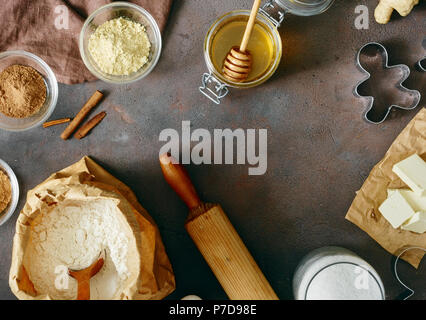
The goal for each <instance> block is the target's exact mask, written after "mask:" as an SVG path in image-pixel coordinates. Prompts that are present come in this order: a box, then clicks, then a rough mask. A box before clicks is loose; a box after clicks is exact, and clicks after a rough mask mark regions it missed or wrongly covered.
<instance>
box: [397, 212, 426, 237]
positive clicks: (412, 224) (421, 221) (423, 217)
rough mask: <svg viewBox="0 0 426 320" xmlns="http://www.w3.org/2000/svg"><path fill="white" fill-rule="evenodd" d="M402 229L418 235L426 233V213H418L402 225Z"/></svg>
mask: <svg viewBox="0 0 426 320" xmlns="http://www.w3.org/2000/svg"><path fill="white" fill-rule="evenodd" d="M401 229H403V230H408V231H412V232H416V233H423V232H426V212H416V213H415V214H414V216H412V217H411V218H410V219H409V220H408V221H407V222H405V223H404V224H403V225H402V227H401Z"/></svg>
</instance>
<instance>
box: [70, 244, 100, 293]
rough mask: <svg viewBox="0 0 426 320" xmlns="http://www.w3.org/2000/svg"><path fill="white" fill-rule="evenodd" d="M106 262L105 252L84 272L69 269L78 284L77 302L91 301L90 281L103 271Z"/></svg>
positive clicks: (83, 270)
mask: <svg viewBox="0 0 426 320" xmlns="http://www.w3.org/2000/svg"><path fill="white" fill-rule="evenodd" d="M104 260H105V251H102V252H101V253H100V254H99V257H98V259H97V260H96V261H95V262H94V263H93V264H92V265H91V266H89V267H88V268H86V269H82V270H71V269H68V274H69V275H70V276H71V277H73V278H74V279H75V280H77V283H78V291H77V300H90V279H91V278H92V277H93V276H94V275H95V274H97V273H98V272H99V271H100V270H101V269H102V267H103V265H104Z"/></svg>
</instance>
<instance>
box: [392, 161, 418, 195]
mask: <svg viewBox="0 0 426 320" xmlns="http://www.w3.org/2000/svg"><path fill="white" fill-rule="evenodd" d="M392 171H393V172H395V173H396V174H397V175H398V177H399V178H400V179H401V180H402V181H404V182H405V183H406V184H407V185H408V186H409V187H410V188H411V190H413V191H414V192H415V193H416V194H417V195H419V196H426V162H424V161H423V159H422V158H420V156H419V155H418V154H416V153H415V154H413V155H412V156H410V157H408V158H407V159H405V160H402V161H400V162H398V163H397V164H395V165H394V166H393V168H392Z"/></svg>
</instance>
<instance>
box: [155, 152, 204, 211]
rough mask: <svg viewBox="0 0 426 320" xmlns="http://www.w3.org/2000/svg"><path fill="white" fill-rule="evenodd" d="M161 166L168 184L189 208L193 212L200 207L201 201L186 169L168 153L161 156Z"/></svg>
mask: <svg viewBox="0 0 426 320" xmlns="http://www.w3.org/2000/svg"><path fill="white" fill-rule="evenodd" d="M160 165H161V170H162V171H163V174H164V178H165V179H166V181H167V183H168V184H169V185H170V186H171V187H172V189H173V190H174V191H175V192H176V193H177V194H178V195H179V197H180V198H181V199H182V200H183V202H185V204H186V205H187V206H188V208H189V209H190V210H191V209H195V208H197V207H199V206H200V205H201V200H200V198H199V197H198V195H197V191H196V190H195V187H194V185H193V184H192V182H191V179H190V178H189V175H188V173H187V172H186V170H185V168H184V167H182V166H181V165H180V164H179V163H178V161H176V160H175V159H174V158H173V157H172V156H170V154H168V153H165V154H163V155H161V156H160Z"/></svg>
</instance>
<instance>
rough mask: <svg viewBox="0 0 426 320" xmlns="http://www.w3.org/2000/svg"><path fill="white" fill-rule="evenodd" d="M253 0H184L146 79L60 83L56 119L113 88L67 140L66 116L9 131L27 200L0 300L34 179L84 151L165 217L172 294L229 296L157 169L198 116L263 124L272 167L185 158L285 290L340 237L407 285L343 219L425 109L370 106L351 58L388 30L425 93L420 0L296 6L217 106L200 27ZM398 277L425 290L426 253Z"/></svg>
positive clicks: (220, 123)
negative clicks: (390, 9)
mask: <svg viewBox="0 0 426 320" xmlns="http://www.w3.org/2000/svg"><path fill="white" fill-rule="evenodd" d="M250 3H251V1H248V0H244V1H243V0H233V1H230V0H215V1H200V0H185V1H182V0H176V1H175V3H174V6H173V10H172V12H171V17H170V21H169V23H168V25H167V28H166V31H165V34H164V39H163V40H164V51H163V53H162V57H161V60H160V62H159V64H158V66H157V67H156V69H155V70H154V71H153V73H152V74H151V75H150V76H149V77H148V78H146V79H144V80H142V81H140V82H138V83H135V84H132V85H125V86H113V85H109V84H105V83H102V82H94V83H86V84H82V85H74V86H65V85H61V86H60V99H59V102H58V105H57V108H56V110H55V112H54V114H53V115H52V119H55V118H61V117H69V116H73V115H74V114H75V113H76V112H77V111H78V110H79V109H80V108H81V106H82V105H83V104H84V102H85V101H86V100H87V99H88V98H89V97H90V95H91V94H92V93H93V92H94V91H95V90H96V89H99V90H103V91H105V92H107V93H108V96H107V97H106V99H105V100H104V102H103V103H102V105H101V106H99V107H98V111H100V110H105V111H106V112H107V113H108V116H107V118H106V119H105V120H104V122H103V123H102V124H101V125H100V126H99V127H97V128H96V129H95V130H94V131H93V133H92V134H91V135H90V136H89V137H87V138H86V139H84V140H82V141H77V140H75V139H73V140H70V141H66V142H64V141H62V140H61V139H60V137H59V135H60V133H61V132H62V130H63V129H64V128H63V127H62V126H58V127H54V128H50V129H43V128H37V129H34V130H31V131H29V132H24V133H9V132H4V131H2V132H0V150H1V151H0V158H2V159H3V160H5V161H6V162H8V163H9V164H10V165H11V166H12V168H13V169H14V170H15V173H16V175H17V177H18V180H19V182H20V187H21V192H22V193H21V197H20V202H19V206H18V210H17V212H16V213H15V215H14V216H13V218H12V219H10V221H9V222H8V223H7V224H5V225H4V226H2V227H1V228H0V299H13V298H14V296H13V294H12V293H11V291H10V289H9V286H8V274H9V267H10V259H11V248H12V237H13V234H14V228H15V222H16V218H17V216H18V212H19V210H20V209H21V208H22V206H23V204H24V201H25V195H26V192H27V191H28V190H29V189H31V188H33V187H34V186H35V185H37V184H38V183H40V182H41V181H43V180H44V179H45V178H47V177H48V176H49V175H50V174H51V173H52V172H54V171H57V170H60V169H62V168H64V167H66V166H68V165H70V164H72V163H74V162H76V161H78V160H79V159H80V158H81V157H83V156H84V155H91V156H92V157H93V158H94V159H95V160H97V161H98V162H99V163H100V164H101V165H103V166H104V167H105V168H106V169H108V170H110V172H111V173H112V174H114V175H115V176H117V177H118V178H119V179H121V180H123V181H124V182H125V183H127V184H128V185H129V186H130V187H131V188H133V190H134V191H135V193H136V194H137V196H138V198H139V200H140V201H141V203H142V204H143V206H144V207H145V208H146V209H147V210H148V211H149V212H150V214H151V215H152V217H153V218H154V219H155V220H156V222H157V223H158V225H159V228H160V230H161V233H162V236H163V240H164V243H165V245H166V248H167V252H168V254H169V257H170V259H171V262H172V264H173V267H174V271H175V274H176V282H177V289H176V291H175V293H173V294H172V295H171V296H170V298H176V299H179V298H181V297H183V296H184V295H187V294H198V295H200V296H201V297H203V298H205V299H222V298H226V295H225V294H224V292H223V290H222V289H221V287H220V286H219V284H218V282H217V281H216V279H215V278H214V276H213V274H212V272H211V271H210V269H209V268H208V266H207V265H206V263H205V262H204V260H203V259H202V257H201V255H200V254H199V253H198V251H197V249H196V248H195V246H194V245H193V243H192V241H191V240H190V238H189V237H188V235H187V234H186V232H185V230H184V228H183V223H184V220H185V216H186V215H187V210H186V208H185V206H184V204H183V203H182V202H181V201H180V200H179V199H178V198H177V196H176V195H175V194H174V193H173V191H172V190H171V189H170V188H169V187H168V185H167V184H166V183H165V182H164V180H163V178H162V174H161V171H160V167H159V164H158V160H157V158H158V152H159V149H160V147H161V146H162V144H163V143H161V142H159V141H158V136H159V133H160V132H161V130H163V129H165V128H175V129H177V130H178V131H180V127H181V121H182V120H190V121H191V122H192V126H193V128H194V129H195V128H206V129H209V130H213V129H214V128H219V129H224V128H232V129H235V128H238V127H241V128H243V129H248V128H255V129H260V128H266V129H268V171H267V173H266V174H265V175H264V176H248V174H247V170H248V166H244V165H202V166H195V165H191V166H188V167H187V168H188V170H189V173H190V175H191V177H192V179H193V181H194V184H195V185H196V187H197V188H198V190H199V192H200V195H201V197H202V198H203V199H205V200H206V201H214V202H218V203H220V204H222V206H223V208H224V209H225V211H226V212H227V214H228V215H229V218H230V219H231V221H232V222H233V223H234V225H235V227H236V229H237V230H238V231H239V233H240V235H241V237H242V238H243V239H244V240H245V243H246V245H247V247H248V248H249V249H250V250H251V252H252V254H253V256H254V257H255V259H256V260H257V262H258V263H259V265H260V267H261V269H262V270H263V271H264V273H265V274H266V276H267V278H268V279H269V280H270V282H271V284H272V286H273V287H274V289H275V290H276V292H277V294H278V296H279V297H280V298H282V299H291V298H292V289H291V279H292V275H293V272H294V269H295V267H296V265H297V263H298V261H300V259H301V258H302V257H303V256H304V255H305V254H307V253H308V252H309V251H311V250H313V249H315V248H318V247H321V246H325V245H339V246H343V247H346V248H348V249H351V250H353V251H354V252H356V253H357V254H359V255H360V256H361V257H363V258H364V259H366V260H367V261H368V262H369V263H371V264H372V265H373V266H374V268H376V270H377V271H378V273H379V274H380V275H381V277H382V279H383V282H384V285H385V289H386V295H387V298H388V299H395V298H396V297H397V296H398V295H399V294H400V293H401V292H402V291H403V288H401V287H400V286H399V285H398V283H397V281H396V279H395V278H394V276H393V274H392V269H391V266H392V265H391V263H392V256H391V255H390V254H389V253H387V252H386V251H385V250H384V249H382V248H381V247H380V246H379V245H378V244H377V243H376V242H375V241H374V240H372V239H371V238H370V237H369V236H368V235H367V234H365V233H364V232H363V231H361V230H360V229H358V228H357V227H356V226H355V225H353V224H351V223H350V222H348V221H346V220H345V219H344V217H345V214H346V211H347V209H348V208H349V206H350V204H351V202H352V200H353V198H354V196H355V192H356V190H358V189H359V188H360V187H361V185H362V183H363V181H364V180H365V178H366V177H367V175H368V173H369V171H370V170H371V168H372V167H373V166H374V164H375V163H377V162H378V161H379V160H380V159H381V158H382V157H383V155H384V153H385V152H386V150H387V149H388V147H389V146H390V144H391V143H392V141H393V140H394V139H395V138H396V136H397V135H398V133H399V132H400V131H401V130H402V129H403V128H404V126H405V125H406V124H407V123H408V122H409V121H410V119H412V118H413V116H414V115H415V114H416V113H417V111H418V110H419V109H420V108H422V107H424V106H425V103H424V99H423V101H422V102H421V103H420V105H419V107H418V108H417V109H416V110H414V111H408V112H396V113H395V115H394V116H393V117H392V119H390V120H387V121H386V122H385V123H384V124H382V125H378V126H377V125H372V124H367V123H366V122H364V121H363V120H362V119H361V114H362V112H363V111H364V108H365V106H364V103H363V101H362V100H360V99H358V98H356V97H355V96H354V95H353V88H354V85H355V84H356V83H357V82H358V81H359V80H360V79H361V78H362V74H361V73H360V72H359V71H358V69H357V68H356V66H355V54H356V51H357V50H358V48H360V47H361V46H362V45H363V44H364V43H366V42H369V41H379V42H381V43H383V44H384V45H385V46H386V47H387V48H388V50H389V54H390V63H391V64H397V63H405V64H407V65H408V66H410V68H411V69H412V74H411V76H410V78H409V79H408V80H407V81H406V85H407V86H408V87H409V88H412V89H417V90H419V91H421V93H422V94H423V95H424V94H426V91H425V74H424V73H423V74H421V73H420V72H418V71H415V70H414V68H413V65H414V64H415V62H416V61H417V60H418V59H420V58H421V57H423V56H424V55H425V49H424V48H422V40H423V38H424V34H425V32H424V31H425V27H426V26H425V9H426V6H425V3H424V2H423V4H421V5H419V6H417V7H416V8H415V10H414V12H413V13H412V14H410V15H409V16H408V17H406V18H400V17H399V16H398V15H394V16H393V18H392V21H391V23H389V24H388V25H385V26H382V25H378V24H376V23H375V22H374V18H373V10H374V7H375V5H376V3H377V1H376V0H371V1H336V3H335V4H334V5H333V7H331V9H330V10H329V11H328V12H326V13H324V14H322V15H320V16H315V17H310V18H305V17H295V16H287V18H286V21H285V23H284V24H283V26H282V27H281V29H280V31H281V34H282V39H283V45H284V53H283V58H282V62H281V65H280V67H279V69H278V71H277V72H276V74H275V75H274V76H273V77H272V78H271V79H270V80H269V81H268V82H267V83H265V84H263V85H262V86H259V87H257V88H253V89H249V90H240V91H239V90H232V92H231V93H230V95H229V97H227V98H226V99H225V101H224V103H223V104H222V105H220V106H216V105H213V104H212V103H211V102H209V101H208V100H207V99H206V98H204V97H203V96H202V95H201V94H200V93H199V92H198V86H199V85H200V79H201V75H202V73H203V72H205V71H206V66H205V63H204V58H203V51H202V47H203V39H204V36H205V34H206V32H207V30H208V28H209V26H210V24H211V23H212V22H213V21H214V20H215V19H216V18H217V17H218V16H220V15H222V14H223V13H225V12H227V11H230V10H233V9H238V8H249V7H250V6H251V4H250ZM358 4H366V5H367V6H368V7H369V9H370V28H369V30H356V29H355V27H354V19H355V17H356V14H355V13H354V9H355V7H356V5H358ZM401 272H402V274H403V278H404V279H406V280H407V282H408V283H410V284H411V285H412V286H413V287H414V289H415V290H416V295H415V298H417V299H425V298H426V291H425V282H424V279H425V264H424V263H423V264H422V265H421V266H420V268H419V270H417V271H416V270H415V269H413V268H411V267H409V266H408V265H407V264H405V263H402V264H401Z"/></svg>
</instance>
